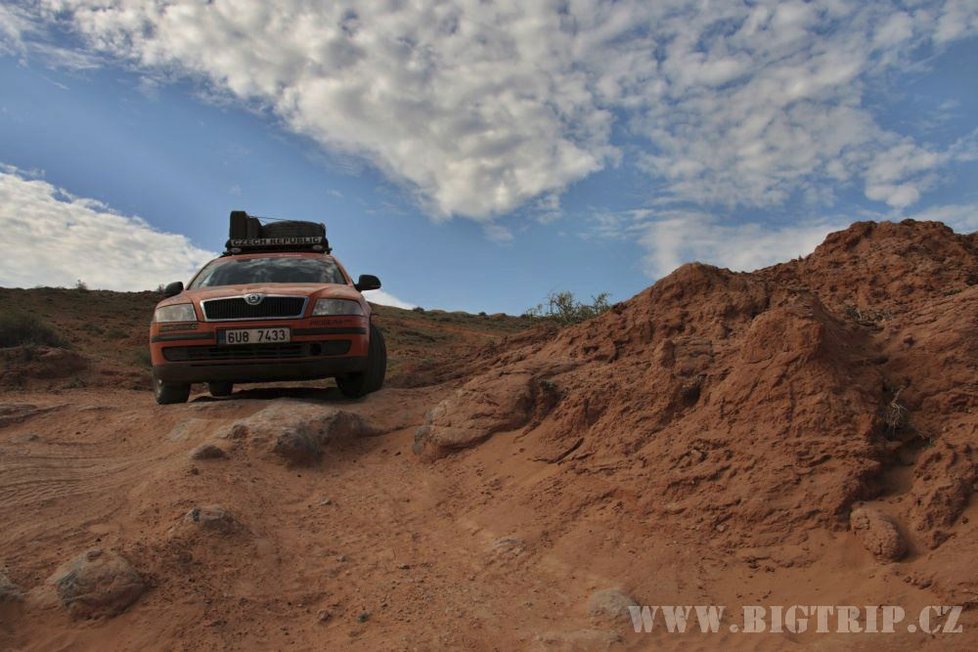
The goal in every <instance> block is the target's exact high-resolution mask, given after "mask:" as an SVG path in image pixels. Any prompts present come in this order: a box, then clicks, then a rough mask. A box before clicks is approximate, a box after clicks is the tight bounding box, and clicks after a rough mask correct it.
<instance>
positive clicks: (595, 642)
mask: <svg viewBox="0 0 978 652" xmlns="http://www.w3.org/2000/svg"><path fill="white" fill-rule="evenodd" d="M537 641H538V642H539V643H540V644H541V647H542V648H543V649H558V650H567V651H573V650H582V651H583V650H609V649H613V648H614V646H616V645H617V644H619V643H621V635H620V634H619V633H618V632H614V631H606V630H600V629H578V630H574V631H570V632H546V633H544V634H540V635H539V636H537Z"/></svg>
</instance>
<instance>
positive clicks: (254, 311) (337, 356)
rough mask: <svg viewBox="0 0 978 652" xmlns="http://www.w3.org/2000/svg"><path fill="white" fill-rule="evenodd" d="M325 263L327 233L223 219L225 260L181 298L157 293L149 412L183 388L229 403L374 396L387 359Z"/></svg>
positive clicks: (356, 293)
mask: <svg viewBox="0 0 978 652" xmlns="http://www.w3.org/2000/svg"><path fill="white" fill-rule="evenodd" d="M378 288H380V280H379V279H378V278H377V277H376V276H372V275H370V274H364V275H361V276H360V278H359V280H358V281H357V282H356V283H354V282H353V281H352V280H351V278H350V275H349V274H348V273H347V271H346V270H345V269H344V268H343V266H342V265H341V264H340V263H339V261H338V260H336V259H335V258H334V257H333V256H331V255H330V248H329V242H328V240H327V239H326V237H325V227H324V226H323V225H322V224H315V223H311V222H279V223H271V224H261V222H259V221H258V220H257V219H256V218H253V217H251V216H248V215H246V214H245V213H243V212H241V211H235V212H233V213H232V214H231V238H230V239H229V240H228V244H227V251H226V252H225V254H224V255H223V256H221V257H220V258H217V259H215V260H212V261H211V262H209V263H207V265H205V266H204V267H203V269H201V270H200V271H199V272H197V274H196V275H195V276H194V278H193V279H192V280H191V281H190V283H189V284H188V285H187V287H186V288H184V285H183V283H181V282H176V283H171V284H170V285H168V286H167V287H166V289H165V290H164V294H165V295H166V298H165V299H163V301H160V302H159V303H158V304H157V306H156V310H155V311H154V313H153V321H152V323H151V325H150V332H149V335H150V355H151V357H152V363H153V387H154V392H155V395H156V401H157V403H161V404H166V403H183V402H185V401H186V400H187V399H188V397H189V396H190V385H191V383H207V385H208V389H209V390H210V392H211V394H212V395H214V396H228V395H230V394H231V392H232V389H233V386H234V384H235V383H259V382H271V381H282V380H315V379H322V378H335V379H336V384H337V385H338V386H339V388H340V391H341V392H342V393H343V394H344V395H346V396H348V397H351V398H355V397H361V396H364V395H366V394H368V393H370V392H374V391H376V390H378V389H380V388H381V386H382V385H383V383H384V374H385V373H386V369H387V349H386V346H385V344H384V337H383V335H382V334H381V332H380V330H379V329H378V328H377V327H376V326H375V325H374V324H373V323H372V318H371V311H370V304H368V303H367V301H366V299H364V298H363V295H362V294H361V292H364V291H366V290H376V289H378Z"/></svg>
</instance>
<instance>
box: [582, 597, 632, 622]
mask: <svg viewBox="0 0 978 652" xmlns="http://www.w3.org/2000/svg"><path fill="white" fill-rule="evenodd" d="M637 605H638V603H637V602H635V600H634V599H633V598H632V597H631V596H630V595H628V594H627V593H625V592H624V591H622V590H621V589H602V590H600V591H595V592H594V593H592V594H591V597H590V598H588V601H587V612H588V615H590V616H591V617H592V618H611V619H614V620H628V621H629V622H630V621H631V615H630V613H629V611H628V608H629V607H634V606H637Z"/></svg>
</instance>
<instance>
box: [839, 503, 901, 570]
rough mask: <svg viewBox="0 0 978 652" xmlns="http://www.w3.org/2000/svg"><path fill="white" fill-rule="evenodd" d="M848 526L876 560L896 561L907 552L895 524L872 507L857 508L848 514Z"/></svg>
mask: <svg viewBox="0 0 978 652" xmlns="http://www.w3.org/2000/svg"><path fill="white" fill-rule="evenodd" d="M849 526H850V527H851V528H852V531H853V532H855V534H856V536H857V537H859V539H860V540H861V541H862V544H863V545H864V546H866V549H867V550H869V551H870V552H871V553H873V555H875V556H876V558H877V559H880V560H883V561H896V560H898V559H900V558H901V557H903V555H904V554H905V553H906V552H907V544H906V541H904V539H903V536H902V535H901V534H900V531H899V530H898V529H897V526H896V524H895V523H894V522H893V519H891V518H890V517H889V516H887V515H886V514H884V513H882V512H880V511H879V510H876V509H873V508H872V507H857V508H855V509H853V510H852V512H851V513H850V514H849Z"/></svg>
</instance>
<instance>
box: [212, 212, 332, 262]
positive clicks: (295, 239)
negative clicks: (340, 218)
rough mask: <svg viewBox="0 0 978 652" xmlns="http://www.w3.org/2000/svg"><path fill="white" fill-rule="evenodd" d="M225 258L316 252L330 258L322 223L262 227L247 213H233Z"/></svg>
mask: <svg viewBox="0 0 978 652" xmlns="http://www.w3.org/2000/svg"><path fill="white" fill-rule="evenodd" d="M225 247H226V249H227V251H225V252H224V254H225V255H233V254H242V253H259V252H266V251H316V252H321V253H324V254H328V253H329V252H330V251H332V249H331V248H330V246H329V240H328V239H326V225H325V224H322V223H321V222H304V221H300V220H280V221H276V222H271V223H269V224H262V222H261V220H260V219H259V218H257V217H254V216H252V215H248V213H246V212H245V211H231V218H230V228H229V229H228V241H227V244H226V245H225Z"/></svg>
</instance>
